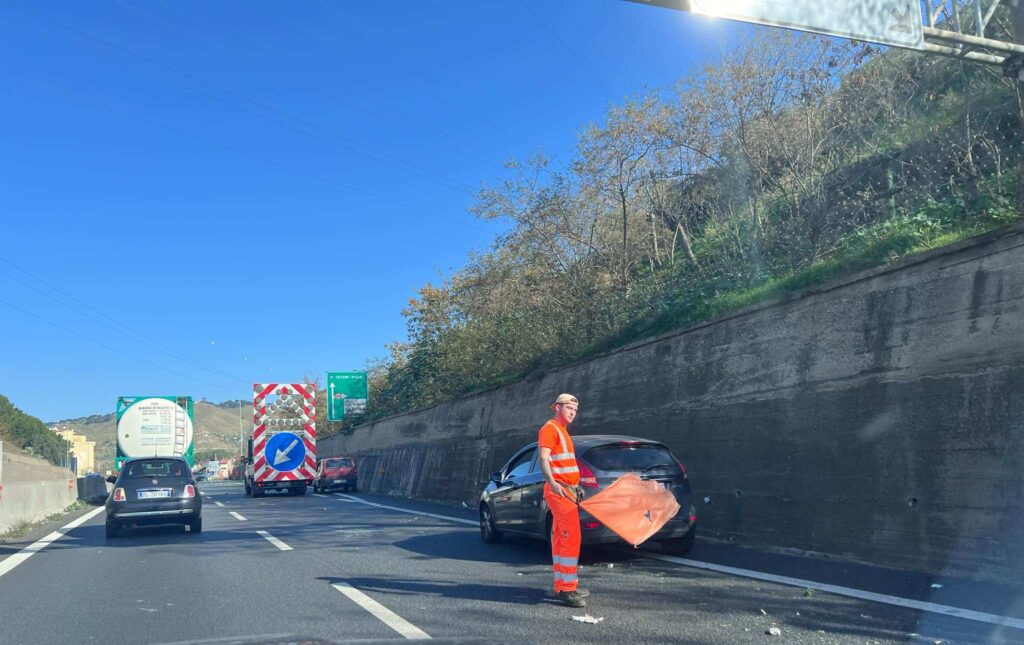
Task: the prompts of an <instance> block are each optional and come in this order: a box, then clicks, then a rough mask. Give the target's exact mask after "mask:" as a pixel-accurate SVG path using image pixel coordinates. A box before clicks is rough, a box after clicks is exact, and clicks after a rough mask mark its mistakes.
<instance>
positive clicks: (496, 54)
mask: <svg viewBox="0 0 1024 645" xmlns="http://www.w3.org/2000/svg"><path fill="white" fill-rule="evenodd" d="M19 7H20V9H19ZM24 10H28V11H29V12H31V13H27V12H26V11H24ZM748 29H749V28H747V27H742V26H737V25H728V24H726V23H722V22H716V21H711V20H707V19H702V18H697V17H693V16H688V15H685V14H682V13H680V12H673V11H667V10H663V9H657V8H652V7H645V6H642V5H638V4H633V3H628V2H623V1H621V0H543V1H542V0H506V1H504V2H498V1H496V0H494V1H469V0H464V1H456V0H449V1H440V0H436V1H425V2H409V1H408V0H375V1H374V2H365V1H360V2H356V1H341V0H334V1H331V0H323V1H319V0H308V1H299V0H294V1H289V2H277V1H274V2H270V1H267V2H211V3H207V2H166V1H157V0H123V1H115V0H110V1H105V0H99V1H97V2H89V3H83V2H77V1H74V2H71V1H69V2H55V1H42V0H40V1H36V0H33V1H32V2H28V1H27V0H10V2H8V0H0V146H2V149H3V154H0V224H2V227H0V394H4V395H6V396H8V397H9V398H10V399H11V400H12V401H13V402H14V404H15V405H17V406H19V407H20V408H22V409H23V410H25V411H26V412H28V413H30V414H33V415H35V416H38V417H40V418H42V419H44V420H47V421H52V420H57V419H61V418H69V417H77V416H82V415H87V414H97V413H101V414H102V413H109V412H112V411H113V409H114V403H115V399H116V397H117V396H118V395H122V394H190V395H192V396H194V397H196V398H197V399H198V398H203V397H206V398H208V399H210V400H211V401H222V400H227V399H236V398H245V397H248V396H250V395H251V386H250V385H249V384H251V383H254V382H287V381H292V380H300V379H301V378H302V376H303V375H304V374H308V373H314V374H322V373H323V372H324V371H326V370H345V369H359V368H360V367H362V366H363V365H364V364H365V362H366V360H367V359H368V358H370V357H373V356H380V355H383V354H385V347H384V346H385V344H386V343H389V342H391V341H394V340H401V339H404V338H405V326H404V321H403V319H402V317H401V309H402V308H403V307H404V306H405V305H406V303H407V302H408V299H409V298H410V297H412V296H413V295H414V293H415V290H416V289H417V288H418V287H420V286H422V285H423V284H425V283H426V282H428V281H431V280H433V281H436V280H437V279H438V276H439V275H446V274H449V273H451V272H452V271H454V270H457V269H458V268H459V267H460V266H461V265H462V264H463V262H464V260H465V258H466V255H467V253H468V252H469V251H471V250H474V249H476V250H480V249H486V248H487V247H488V246H489V244H490V243H491V241H492V240H493V238H494V236H495V234H497V233H499V232H500V231H501V230H502V228H501V227H502V225H501V223H497V222H480V221H477V220H475V219H474V218H473V217H472V215H470V214H469V213H468V212H467V210H466V209H467V207H468V206H469V205H471V204H472V201H473V194H474V192H475V191H476V190H477V189H479V187H480V186H481V185H482V184H485V183H494V182H496V181H498V180H500V179H501V178H502V177H503V176H504V175H503V173H504V170H503V168H502V163H503V162H504V161H505V160H507V159H513V158H524V157H527V156H529V155H531V154H533V153H535V152H537V151H543V152H545V153H546V154H548V155H551V156H554V158H555V159H556V162H565V161H566V160H567V159H568V158H569V156H570V154H571V150H572V146H573V143H574V141H575V137H576V133H577V132H579V131H580V130H581V129H582V128H583V127H584V126H585V125H586V124H587V123H588V122H591V121H595V120H600V119H601V117H602V115H603V114H604V112H605V110H606V109H607V106H608V104H609V103H617V102H621V100H622V99H623V97H625V96H627V95H630V94H634V93H638V92H642V91H644V89H645V88H650V87H659V86H665V85H668V84H671V83H672V82H673V81H674V80H675V79H676V78H678V77H679V76H681V75H683V74H686V73H688V72H691V71H693V70H694V69H697V68H698V67H699V66H700V65H701V64H702V63H704V62H712V61H714V60H715V59H716V58H718V56H719V55H720V53H721V51H722V49H723V48H726V47H729V46H731V45H733V44H735V42H736V40H737V39H739V38H742V37H743V36H744V35H745V34H747V33H748Z"/></svg>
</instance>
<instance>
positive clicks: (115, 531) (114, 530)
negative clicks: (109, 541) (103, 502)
mask: <svg viewBox="0 0 1024 645" xmlns="http://www.w3.org/2000/svg"><path fill="white" fill-rule="evenodd" d="M119 535H121V529H119V528H118V527H117V524H114V523H113V522H109V521H108V522H107V537H108V538H116V537H117V536H119Z"/></svg>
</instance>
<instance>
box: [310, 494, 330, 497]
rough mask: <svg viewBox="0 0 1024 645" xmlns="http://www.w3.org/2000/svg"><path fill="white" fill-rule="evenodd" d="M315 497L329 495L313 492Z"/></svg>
mask: <svg viewBox="0 0 1024 645" xmlns="http://www.w3.org/2000/svg"><path fill="white" fill-rule="evenodd" d="M313 497H327V495H324V494H323V493H313Z"/></svg>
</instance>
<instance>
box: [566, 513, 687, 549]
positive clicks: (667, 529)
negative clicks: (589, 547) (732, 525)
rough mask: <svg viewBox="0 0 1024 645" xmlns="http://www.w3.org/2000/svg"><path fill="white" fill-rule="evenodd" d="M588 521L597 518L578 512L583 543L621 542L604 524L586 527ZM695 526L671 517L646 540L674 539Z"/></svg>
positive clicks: (682, 535)
mask: <svg viewBox="0 0 1024 645" xmlns="http://www.w3.org/2000/svg"><path fill="white" fill-rule="evenodd" d="M588 522H590V523H592V522H597V520H595V519H594V518H592V517H590V516H589V515H587V514H586V513H580V533H581V535H582V542H583V544H611V543H613V542H622V538H621V537H619V536H618V535H616V534H615V533H614V532H613V531H612V530H611V529H610V528H608V527H607V526H605V525H604V524H601V523H600V522H597V524H598V526H597V527H596V528H590V529H588V528H587V523H588ZM696 526H697V524H696V522H694V523H693V524H691V523H690V522H689V521H688V520H686V519H679V520H676V519H673V520H671V521H670V522H669V523H668V524H666V525H665V526H664V527H662V529H661V530H660V531H658V532H657V533H655V534H654V535H652V536H651V537H650V538H649V539H648V542H660V541H662V540H675V539H678V538H682V537H685V536H686V534H687V533H689V532H690V531H691V530H692V529H694V528H695V527H696Z"/></svg>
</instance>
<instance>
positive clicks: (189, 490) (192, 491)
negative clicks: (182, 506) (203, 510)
mask: <svg viewBox="0 0 1024 645" xmlns="http://www.w3.org/2000/svg"><path fill="white" fill-rule="evenodd" d="M195 496H196V487H195V486H193V485H192V484H185V497H195Z"/></svg>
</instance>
